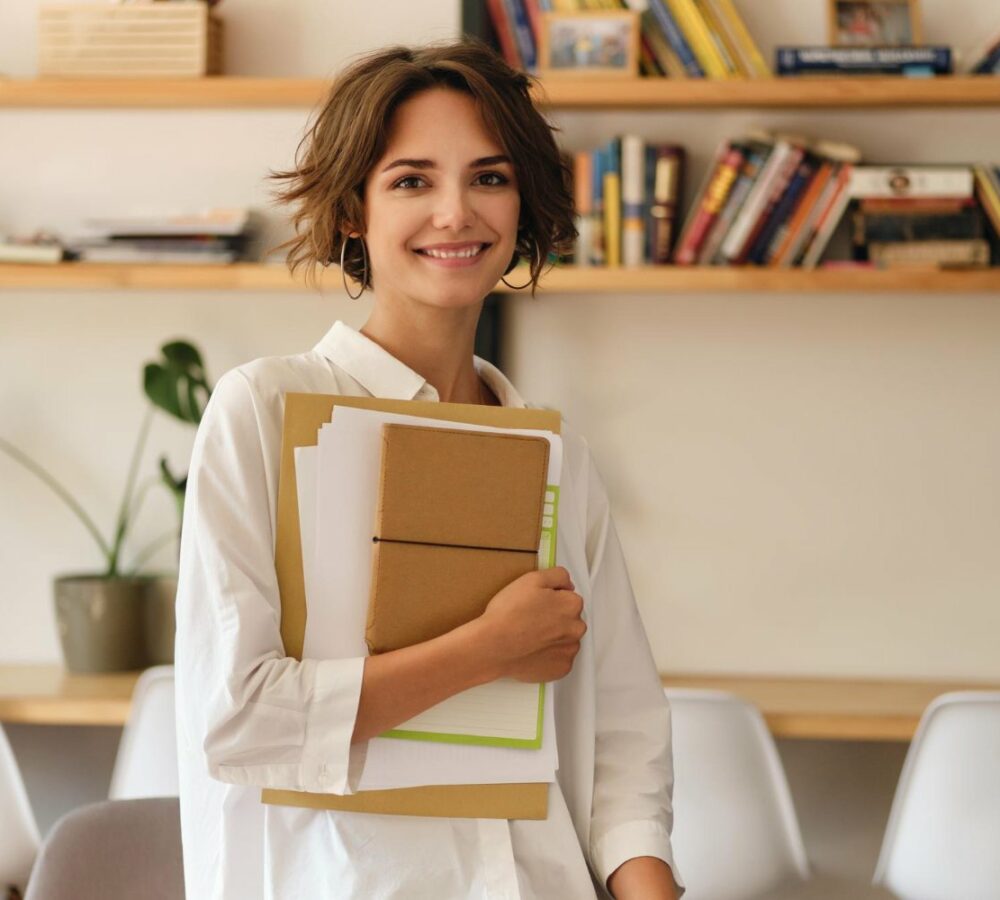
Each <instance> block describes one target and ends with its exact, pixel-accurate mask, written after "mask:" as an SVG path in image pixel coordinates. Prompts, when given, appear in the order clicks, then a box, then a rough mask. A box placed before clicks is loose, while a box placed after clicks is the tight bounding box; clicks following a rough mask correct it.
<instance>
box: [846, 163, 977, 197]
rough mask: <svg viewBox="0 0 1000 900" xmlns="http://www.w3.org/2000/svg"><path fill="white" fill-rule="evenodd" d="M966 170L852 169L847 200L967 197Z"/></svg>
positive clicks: (970, 181) (969, 185) (969, 172)
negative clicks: (849, 197) (849, 196)
mask: <svg viewBox="0 0 1000 900" xmlns="http://www.w3.org/2000/svg"><path fill="white" fill-rule="evenodd" d="M972 187H973V178H972V168H971V167H970V166H855V168H854V171H853V174H852V176H851V196H852V197H853V198H855V199H861V198H867V197H873V198H883V197H884V198H891V197H971V196H972Z"/></svg>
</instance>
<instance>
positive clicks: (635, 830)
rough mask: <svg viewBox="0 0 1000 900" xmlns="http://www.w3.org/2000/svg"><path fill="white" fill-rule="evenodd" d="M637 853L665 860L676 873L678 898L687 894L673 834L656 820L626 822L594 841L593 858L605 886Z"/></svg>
mask: <svg viewBox="0 0 1000 900" xmlns="http://www.w3.org/2000/svg"><path fill="white" fill-rule="evenodd" d="M637 856H655V857H656V858H657V859H662V860H663V861H664V862H665V863H666V864H667V865H668V866H670V871H671V873H672V874H673V876H674V882H675V883H676V884H677V892H678V893H677V896H678V898H680V897H682V896H683V895H684V890H685V888H684V882H683V881H681V876H680V874H679V873H678V871H677V867H676V866H675V865H674V852H673V848H672V847H671V844H670V834H669V833H668V832H667V830H666V829H665V828H663V827H662V826H661V825H659V824H658V823H656V822H625V823H623V824H621V825H616V826H615V827H614V828H612V829H611V830H610V831H608V832H606V833H605V834H603V835H601V837H599V838H597V839H595V840H594V841H592V842H591V850H590V859H591V862H592V863H593V866H594V871H595V873H596V874H597V877H598V878H599V879H600V880H601V884H602V885H604V886H605V887H606V886H607V883H608V878H610V877H611V874H612V873H613V872H614V871H615V869H617V868H618V867H619V866H620V865H621V864H622V863H623V862H626V861H627V860H630V859H635V858H636V857H637Z"/></svg>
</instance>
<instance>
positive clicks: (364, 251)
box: [340, 236, 368, 300]
mask: <svg viewBox="0 0 1000 900" xmlns="http://www.w3.org/2000/svg"><path fill="white" fill-rule="evenodd" d="M350 239H351V238H350V236H348V237H345V238H344V241H343V243H342V244H341V245H340V277H341V279H342V280H343V282H344V292H345V293H346V294H347V296H348V297H350V298H351V299H352V300H357V299H358V298H359V297H360V296H361V295H362V294H363V293H364V292H365V285H366V284H367V283H368V250H367V249H366V248H365V241H364V238H361V237H359V238H358V240H359V241H361V255H362V256H363V257H364V260H365V267H364V270H363V272H364V275H363V276H362V278H361V290H360V291H359V292H358V293H357V294H352V293H351V290H350V288H349V287H348V286H347V272H346V270H345V269H344V252H345V251H346V250H347V242H348V241H349V240H350Z"/></svg>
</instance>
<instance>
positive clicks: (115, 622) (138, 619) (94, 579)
mask: <svg viewBox="0 0 1000 900" xmlns="http://www.w3.org/2000/svg"><path fill="white" fill-rule="evenodd" d="M148 581H149V579H147V578H105V577H104V576H102V575H65V576H63V577H61V578H57V579H56V580H55V606H56V625H57V626H58V629H59V640H60V642H61V643H62V649H63V658H64V660H65V662H66V668H67V669H68V670H69V671H70V672H79V673H86V672H120V671H127V670H129V669H141V668H143V666H145V664H146V656H147V654H146V647H145V638H144V634H143V607H144V603H145V597H146V590H147V585H148Z"/></svg>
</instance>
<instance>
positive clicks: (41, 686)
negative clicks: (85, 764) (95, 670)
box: [0, 665, 140, 725]
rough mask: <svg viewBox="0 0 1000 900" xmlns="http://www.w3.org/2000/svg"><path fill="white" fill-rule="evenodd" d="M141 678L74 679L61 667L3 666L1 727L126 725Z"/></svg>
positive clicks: (114, 674) (134, 675) (114, 675)
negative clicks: (133, 696) (3, 724)
mask: <svg viewBox="0 0 1000 900" xmlns="http://www.w3.org/2000/svg"><path fill="white" fill-rule="evenodd" d="M139 675H140V673H139V672H109V673H106V674H100V675H71V674H69V673H68V672H66V671H65V670H64V669H63V668H62V667H60V666H42V665H0V722H17V723H21V724H30V725H123V724H124V723H125V720H126V719H127V718H128V711H129V707H130V706H131V704H132V690H133V688H134V687H135V683H136V681H137V680H138V678H139Z"/></svg>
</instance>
